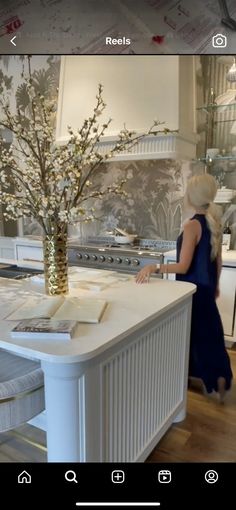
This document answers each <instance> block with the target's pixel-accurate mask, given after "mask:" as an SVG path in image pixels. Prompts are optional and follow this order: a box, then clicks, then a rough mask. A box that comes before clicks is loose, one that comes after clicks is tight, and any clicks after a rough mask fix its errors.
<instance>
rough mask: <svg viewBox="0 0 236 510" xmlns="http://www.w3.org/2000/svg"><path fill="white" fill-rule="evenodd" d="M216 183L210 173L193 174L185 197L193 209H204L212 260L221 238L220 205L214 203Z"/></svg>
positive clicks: (217, 250) (216, 252)
mask: <svg viewBox="0 0 236 510" xmlns="http://www.w3.org/2000/svg"><path fill="white" fill-rule="evenodd" d="M216 193H217V184H216V181H215V179H214V177H212V175H210V174H201V175H194V176H193V177H191V179H189V181H188V184H187V190H186V198H187V201H188V203H189V205H190V206H192V207H194V208H195V209H198V208H203V209H205V210H206V220H207V224H208V227H209V230H210V232H211V259H212V260H214V259H215V258H216V256H217V254H218V252H219V249H220V245H221V240H222V226H221V214H222V212H221V207H220V206H218V205H216V204H214V198H215V196H216Z"/></svg>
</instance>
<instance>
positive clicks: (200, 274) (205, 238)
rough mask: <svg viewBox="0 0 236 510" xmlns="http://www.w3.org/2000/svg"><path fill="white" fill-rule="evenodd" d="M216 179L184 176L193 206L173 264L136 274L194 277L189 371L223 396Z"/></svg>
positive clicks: (225, 359) (226, 366) (226, 379)
mask: <svg viewBox="0 0 236 510" xmlns="http://www.w3.org/2000/svg"><path fill="white" fill-rule="evenodd" d="M216 192H217V185H216V182H215V179H214V178H213V177H212V176H211V175H210V174H203V175H196V176H194V177H192V178H191V179H190V180H189V181H188V185H187V190H186V197H185V198H186V200H187V202H188V204H189V205H190V207H192V208H193V209H194V210H195V214H194V216H193V217H192V218H191V219H190V220H188V221H187V222H186V223H185V225H184V229H183V232H182V233H181V234H180V236H179V237H178V240H177V263H176V264H168V266H167V265H166V264H161V265H159V264H157V265H155V264H149V265H147V266H145V267H144V268H143V269H142V270H141V271H139V273H138V274H137V275H136V282H137V283H144V282H147V281H148V280H149V278H150V275H151V274H152V273H165V272H167V271H168V273H176V280H182V281H185V282H191V283H195V284H196V285H197V292H196V293H195V294H194V296H193V306H192V322H191V341H190V360H189V377H194V378H200V379H201V380H202V381H203V383H204V386H205V389H206V391H207V392H208V393H211V392H212V391H213V390H215V391H217V392H218V393H219V397H220V400H221V401H223V400H224V396H225V391H226V390H228V389H229V388H230V386H231V380H232V377H233V375H232V371H231V367H230V360H229V356H228V353H227V351H226V349H225V342H224V332H223V326H222V322H221V318H220V315H219V311H218V308H217V305H216V298H217V297H218V296H219V278H220V272H221V241H222V233H221V232H222V231H221V222H220V214H219V207H218V206H216V205H215V204H214V203H213V201H214V198H215V196H216Z"/></svg>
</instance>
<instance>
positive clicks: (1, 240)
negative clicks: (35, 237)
mask: <svg viewBox="0 0 236 510" xmlns="http://www.w3.org/2000/svg"><path fill="white" fill-rule="evenodd" d="M0 258H1V259H14V258H15V238H14V237H5V236H1V237H0Z"/></svg>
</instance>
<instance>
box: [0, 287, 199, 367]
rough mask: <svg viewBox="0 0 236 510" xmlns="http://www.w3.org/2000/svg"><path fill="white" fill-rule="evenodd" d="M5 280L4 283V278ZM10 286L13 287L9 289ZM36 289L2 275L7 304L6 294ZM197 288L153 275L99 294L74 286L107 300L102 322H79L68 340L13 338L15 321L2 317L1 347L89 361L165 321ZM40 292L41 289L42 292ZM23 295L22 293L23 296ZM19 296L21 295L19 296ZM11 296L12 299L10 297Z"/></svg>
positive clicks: (58, 358) (32, 354) (78, 291)
mask: <svg viewBox="0 0 236 510" xmlns="http://www.w3.org/2000/svg"><path fill="white" fill-rule="evenodd" d="M3 280H5V282H4V281H3ZM10 289H11V290H10ZM21 290H23V291H26V292H27V291H32V290H34V291H35V290H36V288H35V285H32V284H31V285H30V288H29V284H28V287H27V283H26V281H24V280H21V281H17V282H15V283H14V280H7V279H4V278H2V279H1V285H0V291H1V302H2V304H3V305H4V294H6V295H7V296H8V300H9V294H10V292H12V302H13V303H14V299H15V298H16V296H17V292H20V291H21ZM195 291H196V287H195V285H193V284H190V283H186V282H176V281H167V280H160V279H156V278H151V280H150V282H149V283H148V284H142V285H141V284H136V283H135V280H130V281H126V282H117V283H116V284H114V285H112V286H110V287H108V288H106V289H104V290H103V291H101V292H99V293H96V294H88V291H87V293H84V292H83V291H81V289H73V291H71V295H74V296H75V295H78V296H80V295H81V296H88V295H91V299H92V298H94V297H95V298H101V299H105V300H106V301H107V303H108V306H107V308H106V310H105V312H104V315H103V317H102V320H101V322H100V323H99V324H85V323H79V324H78V329H77V332H76V336H75V337H73V338H72V339H71V340H69V341H68V340H67V341H62V340H59V341H56V340H41V341H40V340H37V339H34V340H32V339H31V340H30V339H17V340H16V339H12V338H11V336H10V331H11V329H12V327H13V326H14V325H15V324H16V322H15V321H7V320H5V321H4V320H1V322H0V327H1V341H0V346H1V348H5V349H7V350H9V351H12V352H14V353H15V354H20V355H23V356H26V357H27V356H28V357H33V358H35V359H39V360H41V361H45V362H46V361H50V362H53V363H76V362H80V361H87V360H90V359H92V358H93V357H95V356H97V355H99V354H102V353H103V352H104V351H105V350H107V349H108V348H110V347H112V346H114V345H115V344H116V343H117V342H120V341H121V340H122V339H124V338H125V337H126V336H127V333H128V334H132V333H134V332H135V331H136V330H137V329H139V330H140V327H143V326H145V325H146V324H148V323H149V322H150V321H152V320H154V319H157V320H162V317H163V315H164V314H165V313H166V312H168V311H170V312H171V310H172V309H173V308H174V307H175V306H176V305H178V304H180V303H182V302H183V303H184V302H185V303H186V300H187V299H188V298H190V297H191V295H192V294H194V292H195ZM39 292H40V291H39ZM21 297H22V296H21ZM19 298H20V295H19ZM10 299H11V298H10Z"/></svg>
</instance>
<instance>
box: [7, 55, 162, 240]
mask: <svg viewBox="0 0 236 510" xmlns="http://www.w3.org/2000/svg"><path fill="white" fill-rule="evenodd" d="M28 62H29V73H28V76H27V77H24V79H25V84H26V90H27V94H28V98H29V107H28V110H27V113H26V111H25V110H24V109H23V107H18V108H17V111H16V113H14V114H13V113H12V112H11V110H10V105H9V103H8V101H7V100H6V99H5V98H4V96H2V97H0V107H1V109H2V114H1V117H0V128H3V129H5V130H9V131H10V132H11V133H12V135H13V142H12V143H11V145H10V147H9V148H6V143H5V140H4V139H3V138H1V137H0V153H1V157H0V203H2V204H4V205H5V212H4V215H5V217H6V219H13V220H16V219H17V218H19V217H22V216H30V217H32V216H33V217H35V218H36V219H37V221H38V222H39V223H40V225H41V226H42V228H43V230H44V232H45V233H46V234H50V233H52V229H53V228H54V230H55V228H57V225H59V224H62V225H64V229H65V230H66V228H67V224H68V223H74V222H77V221H80V220H84V219H86V220H87V219H92V218H93V217H95V216H94V214H93V209H91V213H90V214H89V215H88V214H87V213H86V211H85V208H84V204H85V202H86V201H88V200H89V201H91V200H93V199H95V198H102V197H103V196H104V195H106V194H107V193H114V194H126V193H125V191H124V189H123V186H124V184H125V182H126V181H125V180H122V181H120V182H119V183H114V184H113V185H112V186H109V187H107V188H106V189H105V190H102V191H99V190H93V189H92V179H93V177H94V175H95V174H96V172H97V171H98V169H99V167H100V165H101V164H102V163H106V162H108V161H109V159H110V158H112V157H114V156H115V155H117V154H119V153H121V152H123V151H124V150H131V149H132V148H133V147H134V146H135V145H137V144H138V143H139V141H140V140H141V139H142V138H143V137H144V136H148V135H157V134H159V133H164V134H167V133H169V132H170V130H169V129H166V128H164V129H159V126H160V125H161V124H163V123H161V122H159V121H155V122H154V123H153V125H152V126H151V127H150V129H149V130H148V131H147V132H146V133H145V134H138V135H137V134H136V133H135V132H134V131H129V130H128V129H127V128H126V127H124V129H123V130H122V131H120V133H119V134H118V138H117V141H116V142H115V143H114V146H113V148H112V149H111V150H110V151H108V152H107V153H106V154H105V155H104V154H101V152H100V150H99V143H100V141H101V138H102V137H103V136H104V134H105V133H106V130H107V128H108V126H109V125H110V123H111V119H109V120H108V121H107V122H106V123H104V124H102V125H100V124H99V117H100V116H101V114H102V113H103V111H104V109H105V107H106V104H105V103H104V101H103V97H102V92H103V87H102V85H99V87H98V94H97V96H96V105H95V107H94V109H93V113H92V115H91V116H90V117H89V118H88V119H85V120H84V122H83V124H82V126H81V128H80V129H78V131H75V130H73V129H72V128H71V127H70V126H68V133H69V140H68V142H67V143H66V144H65V145H63V146H59V145H57V144H56V141H55V132H54V126H53V122H52V119H53V115H54V112H55V110H56V99H55V100H48V99H46V98H45V97H44V96H42V95H40V94H38V93H37V91H36V89H35V85H34V79H33V75H32V73H31V68H30V57H29V58H28ZM12 187H13V188H14V191H13V192H12V191H11V189H12Z"/></svg>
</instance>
